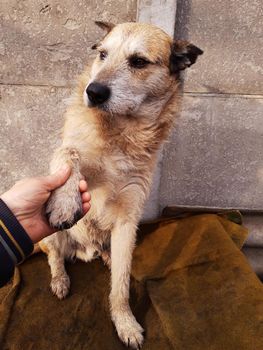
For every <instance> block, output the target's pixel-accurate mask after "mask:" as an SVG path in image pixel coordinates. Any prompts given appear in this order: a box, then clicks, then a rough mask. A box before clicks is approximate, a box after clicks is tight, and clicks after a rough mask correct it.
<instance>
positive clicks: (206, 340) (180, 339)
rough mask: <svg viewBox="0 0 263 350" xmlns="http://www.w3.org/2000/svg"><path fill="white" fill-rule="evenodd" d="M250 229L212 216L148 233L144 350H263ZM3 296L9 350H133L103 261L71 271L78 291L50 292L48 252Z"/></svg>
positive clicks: (163, 223)
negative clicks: (119, 326)
mask: <svg viewBox="0 0 263 350" xmlns="http://www.w3.org/2000/svg"><path fill="white" fill-rule="evenodd" d="M246 235H247V230H246V229H245V228H244V227H242V226H240V225H237V224H235V223H233V222H231V221H229V220H227V219H225V218H222V217H219V216H217V215H212V214H204V215H195V216H191V217H187V218H182V219H165V220H159V221H157V222H154V223H151V224H145V225H142V226H141V227H140V230H139V238H138V245H137V248H136V249H135V252H134V259H133V268H132V276H133V278H132V281H131V308H132V310H133V311H134V314H135V315H136V317H137V319H138V321H139V322H140V323H141V324H142V326H143V327H144V329H145V331H146V334H145V343H144V345H143V349H144V350H157V349H158V350H160V349H162V350H170V349H176V350H192V349H193V350H199V349H200V350H201V349H202V350H206V349H207V350H222V349H226V350H232V349H233V350H237V349H238V350H250V349H251V350H262V349H263V285H262V283H261V282H260V281H259V279H258V278H257V276H256V275H255V274H254V272H253V271H252V270H251V268H250V267H249V265H248V263H247V260H246V258H245V257H244V255H243V254H242V253H241V252H240V248H241V246H242V244H243V242H244V240H245V238H246ZM19 269H20V273H21V281H20V279H19V273H18V271H17V272H16V276H15V278H14V283H13V284H12V285H10V286H7V287H5V288H3V289H2V290H0V301H1V304H0V320H1V321H0V348H1V349H19V350H20V349H21V350H23V349H52V350H53V349H63V350H64V349H91V350H119V349H125V346H123V345H122V344H121V343H120V341H119V340H118V337H117V335H116V332H115V330H114V327H113V325H112V323H111V320H110V314H109V309H108V295H109V291H110V273H109V271H108V270H107V268H106V267H105V266H103V264H102V262H101V261H100V260H96V261H94V262H92V263H90V264H85V263H82V262H80V261H77V262H76V263H75V264H70V263H69V264H67V270H68V272H69V275H70V277H71V293H70V296H69V297H68V298H67V299H65V300H64V301H59V300H57V299H56V297H54V296H52V295H51V292H50V290H49V281H50V276H49V273H50V272H49V267H48V265H47V261H46V257H45V256H44V255H43V254H39V255H36V256H32V257H31V258H30V259H28V260H27V261H26V262H25V263H24V264H23V265H22V266H20V267H19Z"/></svg>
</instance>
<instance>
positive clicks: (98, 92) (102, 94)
mask: <svg viewBox="0 0 263 350" xmlns="http://www.w3.org/2000/svg"><path fill="white" fill-rule="evenodd" d="M86 93H87V95H88V99H89V102H90V104H91V105H92V106H98V105H100V104H102V103H104V102H106V101H107V100H108V99H109V97H110V94H111V90H110V88H108V86H106V85H102V84H100V83H96V82H94V83H90V84H89V85H88V87H87V89H86Z"/></svg>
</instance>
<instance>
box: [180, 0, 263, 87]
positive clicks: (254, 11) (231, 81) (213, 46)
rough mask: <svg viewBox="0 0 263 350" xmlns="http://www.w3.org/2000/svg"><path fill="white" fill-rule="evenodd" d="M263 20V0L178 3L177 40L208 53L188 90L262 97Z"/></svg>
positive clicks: (186, 0)
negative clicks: (187, 42)
mask: <svg viewBox="0 0 263 350" xmlns="http://www.w3.org/2000/svg"><path fill="white" fill-rule="evenodd" d="M262 18H263V7H262V1H261V0H251V1H247V0H238V1H235V0H218V1H210V0H191V1H190V0H177V15H176V25H175V36H176V37H177V38H181V39H182V38H183V39H188V40H190V41H191V42H193V43H194V44H196V45H197V46H199V47H200V48H202V49H203V50H204V55H203V56H202V57H201V58H200V60H198V62H197V63H196V64H195V65H194V66H193V67H192V69H189V70H188V71H187V73H186V74H187V79H186V80H185V91H190V92H197V91H199V92H212V93H238V94H243V93H244V94H262V91H263V66H262V46H263V25H262Z"/></svg>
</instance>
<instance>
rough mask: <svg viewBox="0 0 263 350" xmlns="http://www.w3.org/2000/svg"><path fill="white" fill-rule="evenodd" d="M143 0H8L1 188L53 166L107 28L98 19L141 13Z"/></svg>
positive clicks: (0, 88)
mask: <svg viewBox="0 0 263 350" xmlns="http://www.w3.org/2000/svg"><path fill="white" fill-rule="evenodd" d="M136 10H137V5H136V0H128V1H122V0H110V1H99V0H93V1H85V0H79V1H71V0H64V1H56V0H50V1H48V0H47V1H39V0H37V1H35V0H27V1H20V0H2V1H1V10H0V67H1V69H0V124H1V128H0V141H1V149H0V157H1V164H0V179H1V182H0V192H3V191H4V190H5V189H7V188H8V187H9V186H10V185H12V184H13V183H14V182H15V181H16V180H18V179H20V178H22V177H25V176H32V175H37V174H44V173H47V171H48V162H49V159H50V157H51V153H52V150H53V149H54V148H55V145H56V142H57V139H58V135H59V131H60V128H61V126H62V115H63V111H64V109H65V105H66V100H67V98H68V97H69V96H70V92H71V88H72V86H74V83H75V77H76V76H77V75H78V74H79V73H81V71H82V69H83V67H84V65H85V64H86V63H88V62H89V60H90V59H92V57H94V52H92V50H91V49H90V48H91V46H92V44H93V43H94V42H96V41H97V40H99V39H100V38H101V36H102V35H103V34H104V33H103V32H102V31H101V30H100V29H99V28H98V27H97V26H95V24H94V20H95V19H100V20H107V21H112V22H114V23H118V22H126V21H135V20H136Z"/></svg>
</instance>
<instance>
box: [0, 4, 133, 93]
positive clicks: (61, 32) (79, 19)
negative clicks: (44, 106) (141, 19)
mask: <svg viewBox="0 0 263 350" xmlns="http://www.w3.org/2000/svg"><path fill="white" fill-rule="evenodd" d="M135 18H136V0H128V1H125V2H123V1H122V0H114V1H108V0H107V1H99V0H92V1H85V0H79V1H71V0H64V1H55V0H47V1H34V0H28V1H18V0H10V1H2V2H1V11H0V65H1V71H0V81H1V83H2V84H10V83H12V84H25V85H28V84H30V85H52V86H68V85H70V86H72V85H74V79H75V77H76V75H78V74H80V73H81V71H82V69H83V67H84V65H85V64H86V63H88V62H89V61H90V59H92V57H94V55H95V53H93V52H92V50H91V46H92V45H93V44H94V43H95V42H97V41H99V40H100V38H101V37H102V36H103V35H104V33H103V31H102V30H101V29H99V28H98V27H97V26H96V25H95V24H94V20H98V19H100V20H106V21H112V22H113V23H120V22H127V21H135Z"/></svg>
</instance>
